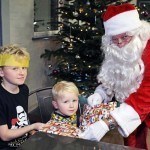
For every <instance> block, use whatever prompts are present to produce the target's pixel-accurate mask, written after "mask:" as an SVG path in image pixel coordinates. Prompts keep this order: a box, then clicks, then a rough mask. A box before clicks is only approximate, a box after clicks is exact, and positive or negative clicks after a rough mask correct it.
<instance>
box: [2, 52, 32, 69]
mask: <svg viewBox="0 0 150 150" xmlns="http://www.w3.org/2000/svg"><path fill="white" fill-rule="evenodd" d="M29 60H30V58H29V57H22V56H20V57H18V56H15V55H10V54H0V66H15V67H29Z"/></svg>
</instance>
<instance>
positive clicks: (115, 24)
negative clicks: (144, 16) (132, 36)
mask: <svg viewBox="0 0 150 150" xmlns="http://www.w3.org/2000/svg"><path fill="white" fill-rule="evenodd" d="M103 21H104V27H105V35H117V34H121V33H124V32H128V31H131V30H134V29H136V28H138V27H140V26H141V21H140V19H139V14H138V11H137V10H136V8H135V7H134V6H133V5H132V4H129V3H125V4H122V5H118V6H114V5H110V6H108V8H107V10H106V12H105V13H104V15H103Z"/></svg>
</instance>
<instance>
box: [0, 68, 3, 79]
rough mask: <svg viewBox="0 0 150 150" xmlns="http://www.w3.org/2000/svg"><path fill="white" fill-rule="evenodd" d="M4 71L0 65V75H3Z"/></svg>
mask: <svg viewBox="0 0 150 150" xmlns="http://www.w3.org/2000/svg"><path fill="white" fill-rule="evenodd" d="M3 76H4V73H3V69H2V68H1V67H0V77H3Z"/></svg>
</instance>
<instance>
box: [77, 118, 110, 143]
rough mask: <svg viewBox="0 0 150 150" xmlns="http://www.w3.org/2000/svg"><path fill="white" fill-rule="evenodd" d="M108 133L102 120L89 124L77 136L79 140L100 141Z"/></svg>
mask: <svg viewBox="0 0 150 150" xmlns="http://www.w3.org/2000/svg"><path fill="white" fill-rule="evenodd" d="M108 131H109V128H108V126H107V125H106V123H105V122H104V121H103V120H100V121H97V122H95V123H93V124H91V125H90V126H89V127H88V128H87V129H86V130H85V131H84V132H83V133H80V134H79V138H83V139H87V140H92V141H100V140H101V139H102V137H103V136H104V135H105V134H106V133H107V132H108Z"/></svg>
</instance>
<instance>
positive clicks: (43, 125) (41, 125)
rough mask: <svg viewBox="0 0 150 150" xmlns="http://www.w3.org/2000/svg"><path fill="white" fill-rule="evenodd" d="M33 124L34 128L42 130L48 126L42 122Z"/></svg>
mask: <svg viewBox="0 0 150 150" xmlns="http://www.w3.org/2000/svg"><path fill="white" fill-rule="evenodd" d="M32 125H33V126H34V129H35V130H43V129H44V128H48V127H49V124H44V123H39V122H38V123H34V124H32Z"/></svg>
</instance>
